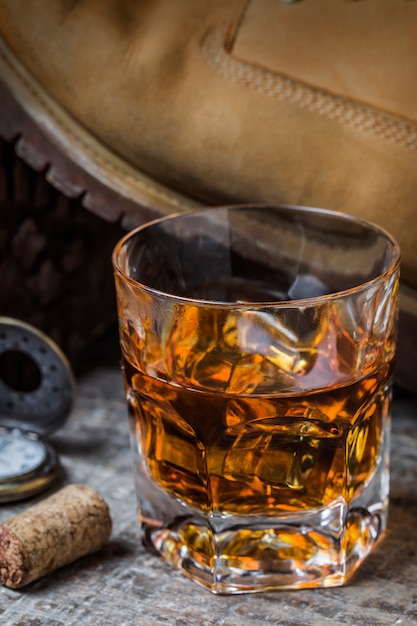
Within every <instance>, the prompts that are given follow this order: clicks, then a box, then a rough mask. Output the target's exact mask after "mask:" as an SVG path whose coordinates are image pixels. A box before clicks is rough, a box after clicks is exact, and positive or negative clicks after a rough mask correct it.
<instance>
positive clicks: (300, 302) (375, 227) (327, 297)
mask: <svg viewBox="0 0 417 626" xmlns="http://www.w3.org/2000/svg"><path fill="white" fill-rule="evenodd" d="M266 208H269V209H284V210H288V211H291V210H294V209H296V210H297V211H301V212H305V213H316V214H322V215H327V216H329V217H335V218H339V219H343V220H345V221H348V222H351V223H353V224H359V225H362V226H364V227H365V228H366V229H368V230H370V231H373V232H374V233H377V234H378V235H380V236H381V237H382V238H383V239H385V240H386V241H387V242H389V243H390V244H391V246H392V261H391V263H390V265H389V266H388V267H387V269H385V270H384V271H383V272H381V273H380V274H378V276H375V277H374V278H371V279H370V280H366V281H363V282H360V283H358V284H357V285H355V286H353V287H350V288H348V289H342V290H340V291H332V292H330V293H327V294H324V295H320V296H312V297H307V298H292V299H289V300H265V301H261V300H254V301H252V300H248V301H245V302H233V301H230V300H210V299H204V298H191V297H186V296H180V295H177V294H173V293H168V292H166V291H161V290H160V289H156V288H155V287H152V286H150V285H146V284H145V283H142V282H140V281H138V280H135V279H134V278H132V277H131V276H129V275H128V274H127V273H126V272H125V271H124V270H123V269H122V267H121V265H120V262H119V261H120V256H121V252H122V249H123V247H124V246H125V245H126V244H127V242H128V241H130V240H131V239H133V238H134V237H135V236H136V235H137V234H138V233H139V232H142V231H144V230H146V229H148V228H151V227H153V226H157V225H158V224H160V223H164V222H169V221H174V220H178V219H181V218H187V217H191V216H196V215H198V214H203V213H204V214H205V213H207V214H208V213H210V212H213V211H219V210H222V211H224V210H230V209H232V210H244V209H266ZM111 260H112V265H113V270H114V272H115V273H117V274H119V276H121V277H122V278H123V279H124V280H125V281H127V282H128V283H129V284H131V285H133V286H135V287H136V288H139V289H141V290H142V291H145V292H147V293H149V294H151V295H153V296H158V297H160V298H164V299H167V300H172V301H175V302H177V303H184V304H188V305H194V306H205V307H221V308H233V309H236V308H241V309H245V308H246V309H247V308H248V307H250V308H259V309H261V308H262V309H265V308H287V309H288V308H301V307H307V306H310V307H311V306H316V305H320V304H324V303H325V302H329V301H331V300H339V299H342V298H345V297H348V296H353V295H355V294H358V293H360V292H361V291H366V290H367V289H368V288H369V287H370V286H372V285H378V284H379V283H381V282H384V281H385V280H386V279H387V278H388V277H389V276H391V275H392V274H394V272H395V271H396V270H397V268H398V267H399V264H400V260H401V249H400V246H399V244H398V242H397V241H396V239H395V237H394V236H393V235H391V233H390V232H388V231H387V230H386V229H385V228H384V227H382V226H380V225H379V224H376V223H375V222H372V221H370V220H366V219H363V218H360V217H356V216H354V215H351V214H349V213H344V212H342V211H334V210H331V209H324V208H319V207H312V206H306V205H296V204H274V203H270V202H263V203H260V202H258V203H240V204H225V205H214V206H202V207H199V208H190V209H187V210H185V211H176V212H175V213H171V214H169V215H163V216H160V217H156V218H155V219H153V220H150V221H147V222H144V223H143V224H140V225H139V226H136V227H135V228H133V229H132V230H130V231H128V232H127V233H126V234H125V235H124V236H123V237H122V238H121V239H119V241H118V242H117V243H116V245H115V246H114V248H113V253H112V256H111Z"/></svg>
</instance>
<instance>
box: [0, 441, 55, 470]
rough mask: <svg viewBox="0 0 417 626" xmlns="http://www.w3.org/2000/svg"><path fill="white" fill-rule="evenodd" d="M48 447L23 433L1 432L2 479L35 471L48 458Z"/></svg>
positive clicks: (0, 463) (0, 461)
mask: <svg viewBox="0 0 417 626" xmlns="http://www.w3.org/2000/svg"><path fill="white" fill-rule="evenodd" d="M46 455H47V453H46V449H45V446H43V445H42V444H41V443H40V442H39V441H36V440H33V439H29V438H28V437H25V436H23V435H20V434H19V435H16V434H0V480H7V479H11V478H15V477H16V476H21V475H24V474H28V473H30V472H33V471H35V470H36V469H37V468H38V467H40V466H41V465H42V464H43V463H44V462H45V460H46Z"/></svg>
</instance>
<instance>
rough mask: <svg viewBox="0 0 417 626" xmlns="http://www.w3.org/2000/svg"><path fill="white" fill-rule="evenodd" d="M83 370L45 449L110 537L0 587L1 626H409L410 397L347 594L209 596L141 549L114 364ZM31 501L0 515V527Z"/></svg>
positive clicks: (415, 573)
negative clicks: (365, 553) (94, 497)
mask: <svg viewBox="0 0 417 626" xmlns="http://www.w3.org/2000/svg"><path fill="white" fill-rule="evenodd" d="M90 365H91V367H89V368H87V369H86V371H85V372H84V373H83V374H82V375H80V377H79V388H78V394H77V399H76V402H75V406H74V409H73V411H72V414H71V416H70V418H69V419H68V421H67V423H66V424H65V426H64V427H63V428H62V429H61V430H60V431H58V432H57V433H56V434H54V435H53V436H52V437H51V442H52V444H53V445H54V447H55V448H56V450H57V451H58V453H59V455H60V457H61V460H62V464H63V466H64V469H65V473H66V476H65V479H64V483H84V484H87V485H89V486H90V487H92V488H94V489H96V490H97V491H99V493H100V494H101V495H102V496H103V497H104V498H105V500H106V501H107V502H108V504H109V506H110V509H111V514H112V518H113V524H114V527H113V533H112V536H111V539H110V541H109V543H108V544H107V545H106V547H105V548H104V549H103V550H102V551H100V552H99V553H97V554H94V555H92V556H87V557H84V558H82V559H80V560H78V561H77V562H75V563H73V564H71V565H67V566H65V567H63V568H61V569H60V570H58V571H56V572H54V573H53V574H50V575H48V576H46V577H44V578H43V579H41V580H38V581H36V582H34V583H32V584H31V585H29V586H27V587H26V588H24V589H22V590H17V591H16V590H10V589H6V588H4V587H0V624H1V625H2V626H72V625H74V626H84V625H85V626H107V625H109V626H125V625H126V626H127V625H129V626H130V625H136V624H138V625H140V626H151V625H152V626H153V625H155V626H194V625H196V626H265V625H267V624H276V625H280V626H290V625H291V626H292V625H295V626H307V625H308V626H316V625H317V626H324V625H327V624H329V625H331V626H337V625H338V624H340V625H344V624H348V625H349V626H382V625H383V626H388V625H391V624H401V625H402V626H408V625H409V624H417V480H416V477H417V397H413V396H412V395H409V394H405V393H404V392H399V391H398V390H397V392H396V394H395V401H394V411H393V429H392V431H393V432H392V453H391V466H392V477H391V507H390V518H389V530H388V533H387V537H386V538H385V540H384V541H383V542H382V543H381V544H380V546H379V548H378V549H377V551H376V552H375V553H374V554H372V555H371V556H370V557H369V558H368V560H367V561H366V562H365V564H364V565H363V566H362V569H361V570H360V571H359V573H358V574H357V575H356V576H355V577H354V579H353V580H352V581H351V582H350V583H349V585H348V586H346V587H338V588H332V589H315V590H301V591H280V592H274V593H260V594H259V593H258V594H248V595H237V596H215V595H212V594H211V593H210V592H209V591H206V590H205V589H202V588H200V587H198V586H197V585H196V584H195V583H193V582H191V581H189V580H187V579H186V578H184V577H183V576H182V575H181V574H179V573H178V572H175V571H172V570H171V569H170V567H168V566H167V565H165V564H164V562H163V561H162V560H160V559H159V558H158V557H156V556H153V555H151V554H149V553H147V552H146V551H145V550H144V548H143V547H142V546H141V544H140V542H139V540H138V522H137V520H136V501H135V493H134V486H133V479H132V471H131V457H130V449H129V442H128V424H127V416H126V407H125V402H124V392H123V385H122V379H121V374H120V371H119V365H118V357H117V356H115V355H114V354H112V355H108V354H106V355H105V358H104V357H103V355H102V354H100V353H97V354H96V355H95V357H94V359H92V360H91V363H90ZM38 499H40V498H38ZM33 501H36V499H35V500H32V501H29V502H25V503H20V504H14V505H8V504H3V505H1V506H0V522H2V521H5V520H6V519H8V518H9V517H12V516H13V515H15V514H16V513H18V512H19V511H21V510H23V509H24V508H27V507H28V506H29V505H30V504H31V503H32V502H33Z"/></svg>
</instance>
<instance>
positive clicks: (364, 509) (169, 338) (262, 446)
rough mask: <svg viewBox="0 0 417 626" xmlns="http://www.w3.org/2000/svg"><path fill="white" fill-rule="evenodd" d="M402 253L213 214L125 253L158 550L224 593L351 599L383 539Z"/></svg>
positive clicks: (258, 217)
mask: <svg viewBox="0 0 417 626" xmlns="http://www.w3.org/2000/svg"><path fill="white" fill-rule="evenodd" d="M399 262H400V251H399V248H398V245H397V244H396V242H395V240H394V239H393V238H392V237H391V236H390V235H389V234H388V233H387V232H385V231H384V230H383V229H381V228H379V227H378V226H376V225H374V224H370V223H368V222H365V221H362V220H360V219H357V218H354V217H351V216H348V215H345V214H341V213H336V212H332V211H327V210H323V209H315V208H309V207H295V206H268V205H244V206H233V207H212V208H204V209H201V210H200V209H197V210H193V211H190V212H186V213H182V214H177V215H174V216H170V217H164V218H161V219H158V220H156V221H153V222H151V223H148V224H145V225H143V226H140V227H139V228H137V229H135V230H134V231H132V232H130V233H128V234H127V235H126V236H125V237H124V238H123V239H122V240H121V241H120V242H119V243H118V244H117V246H116V248H115V250H114V254H113V265H114V271H115V282H116V293H117V304H118V318H119V332H120V345H121V352H122V359H123V365H122V368H123V374H124V381H125V387H126V397H127V404H128V413H129V420H130V433H131V444H132V451H133V459H134V477H135V483H136V490H137V497H138V517H139V521H140V526H141V537H142V541H143V542H144V544H145V545H146V546H147V547H149V548H150V549H152V550H153V551H155V550H156V552H157V553H158V554H159V555H161V556H162V557H163V558H164V559H165V560H166V561H167V562H168V563H169V564H171V565H172V566H173V567H174V568H175V569H178V570H180V571H182V572H183V573H184V574H185V575H186V576H188V577H190V578H191V579H193V580H194V581H196V582H197V583H199V584H201V585H203V586H204V587H207V588H208V589H209V590H211V591H212V592H214V593H223V594H229V593H243V592H256V591H265V590H273V589H280V588H286V589H294V588H306V587H328V586H335V585H341V584H344V583H345V582H346V581H347V580H348V579H349V577H350V576H351V575H352V573H353V572H355V570H356V569H357V568H358V566H359V565H360V564H361V563H362V562H363V560H364V559H365V558H366V557H367V556H368V554H369V553H370V552H371V551H372V550H373V548H374V547H375V546H376V545H377V544H378V543H379V541H380V540H381V538H382V537H383V536H384V533H385V530H386V525H387V509H388V494H389V430H390V403H391V393H392V381H393V364H394V357H395V339H396V327H397V309H398V307H397V300H398V278H399Z"/></svg>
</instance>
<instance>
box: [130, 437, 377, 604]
mask: <svg viewBox="0 0 417 626" xmlns="http://www.w3.org/2000/svg"><path fill="white" fill-rule="evenodd" d="M386 435H387V433H386ZM387 440H388V437H387V436H386V437H385V446H384V447H385V448H387V446H388V442H387ZM385 451H386V450H385ZM386 460H387V454H382V455H381V462H380V464H379V465H378V467H377V469H376V471H375V473H374V474H373V476H372V478H371V480H370V481H369V482H368V484H367V485H365V487H364V488H363V489H362V490H361V492H360V495H359V497H357V498H355V501H354V502H351V503H350V505H349V506H348V504H347V503H346V502H345V501H344V500H343V498H338V499H337V500H335V501H334V502H333V503H332V504H331V505H330V506H326V507H325V508H321V509H316V510H308V511H304V512H300V513H297V514H296V515H295V514H290V513H283V514H280V515H278V516H268V517H267V518H264V519H262V518H261V517H259V516H255V515H245V516H244V517H238V516H236V515H220V514H218V515H216V514H209V515H207V516H203V515H201V513H198V512H197V511H195V510H192V509H191V508H190V507H187V505H185V504H184V503H182V502H180V501H179V500H178V499H175V498H173V497H172V496H171V495H169V494H168V493H166V492H164V491H163V490H162V489H160V487H158V485H156V484H155V483H154V481H153V480H152V478H150V477H149V475H146V473H145V474H144V473H140V472H137V473H136V479H137V488H138V493H139V494H140V499H139V521H140V523H141V528H142V541H143V543H144V545H145V546H146V547H147V548H148V549H151V550H152V551H153V552H155V550H156V552H157V553H158V554H159V555H161V556H162V557H163V559H164V560H165V561H166V562H168V563H170V564H171V566H172V567H174V568H175V569H178V570H180V571H181V572H182V573H183V574H185V575H186V576H188V577H189V578H191V579H192V580H194V581H195V582H197V583H198V584H200V585H202V586H204V587H206V588H208V589H209V590H210V591H212V592H213V593H216V594H238V593H248V592H259V591H268V590H277V589H297V588H298V589H300V588H309V587H310V588H311V587H333V586H339V585H342V584H344V583H345V582H346V581H347V580H348V579H349V578H350V577H351V575H352V574H353V573H354V572H355V571H356V569H357V568H358V567H359V565H360V564H361V563H362V562H363V561H364V559H365V558H366V557H367V556H368V555H369V553H370V552H371V551H372V550H373V549H374V547H375V546H376V544H377V543H379V541H380V540H381V538H382V537H383V536H384V533H385V529H386V524H387V506H388V487H389V485H388V467H387V462H386ZM147 495H148V496H149V497H147Z"/></svg>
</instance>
